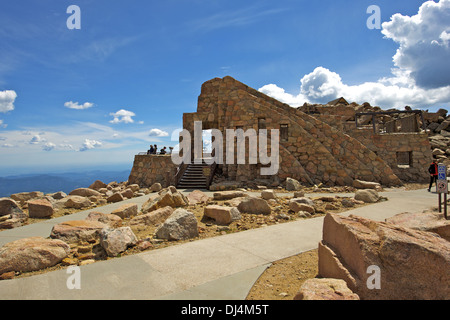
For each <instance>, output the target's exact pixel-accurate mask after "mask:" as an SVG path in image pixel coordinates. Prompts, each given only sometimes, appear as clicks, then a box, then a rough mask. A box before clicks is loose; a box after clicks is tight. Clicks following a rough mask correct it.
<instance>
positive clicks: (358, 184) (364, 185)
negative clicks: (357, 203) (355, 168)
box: [353, 179, 381, 190]
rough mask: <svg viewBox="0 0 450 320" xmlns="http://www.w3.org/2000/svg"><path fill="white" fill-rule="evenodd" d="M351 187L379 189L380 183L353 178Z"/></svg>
mask: <svg viewBox="0 0 450 320" xmlns="http://www.w3.org/2000/svg"><path fill="white" fill-rule="evenodd" d="M353 187H354V188H356V189H374V190H375V189H381V185H380V184H379V183H377V182H369V181H362V180H358V179H355V180H353Z"/></svg>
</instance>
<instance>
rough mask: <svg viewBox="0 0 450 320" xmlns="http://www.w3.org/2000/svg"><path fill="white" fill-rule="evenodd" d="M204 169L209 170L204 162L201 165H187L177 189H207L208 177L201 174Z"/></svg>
mask: <svg viewBox="0 0 450 320" xmlns="http://www.w3.org/2000/svg"><path fill="white" fill-rule="evenodd" d="M205 168H210V166H209V165H208V164H206V163H204V162H203V163H202V164H189V165H188V166H187V168H186V170H185V171H184V174H183V176H182V177H181V179H180V181H179V182H178V184H177V188H178V189H208V187H209V177H207V176H205V175H204V173H203V170H204V169H205Z"/></svg>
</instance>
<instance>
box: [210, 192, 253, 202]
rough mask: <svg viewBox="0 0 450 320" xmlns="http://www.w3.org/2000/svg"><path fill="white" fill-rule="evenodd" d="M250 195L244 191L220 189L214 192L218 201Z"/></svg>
mask: <svg viewBox="0 0 450 320" xmlns="http://www.w3.org/2000/svg"><path fill="white" fill-rule="evenodd" d="M246 196H248V195H247V194H246V193H245V192H243V191H219V192H214V193H213V199H214V200H217V201H223V200H231V199H234V198H241V197H246Z"/></svg>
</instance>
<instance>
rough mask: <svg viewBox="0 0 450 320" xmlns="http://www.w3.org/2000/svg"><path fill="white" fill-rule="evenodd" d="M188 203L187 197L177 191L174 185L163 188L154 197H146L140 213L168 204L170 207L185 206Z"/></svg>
mask: <svg viewBox="0 0 450 320" xmlns="http://www.w3.org/2000/svg"><path fill="white" fill-rule="evenodd" d="M188 205H189V200H188V198H187V197H186V196H185V195H183V194H182V193H180V192H179V191H177V189H176V188H175V187H172V188H170V187H169V188H165V189H162V190H161V191H159V193H158V195H157V196H156V197H155V198H150V199H148V200H147V201H146V202H145V203H144V204H143V205H142V209H141V211H142V213H144V214H145V213H147V212H150V211H154V210H156V209H160V208H164V207H167V206H170V207H172V208H179V207H185V206H188Z"/></svg>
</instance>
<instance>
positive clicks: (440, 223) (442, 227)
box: [386, 212, 450, 241]
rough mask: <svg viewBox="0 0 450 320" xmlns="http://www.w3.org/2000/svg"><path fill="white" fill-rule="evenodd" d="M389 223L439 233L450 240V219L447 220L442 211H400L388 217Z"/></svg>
mask: <svg viewBox="0 0 450 320" xmlns="http://www.w3.org/2000/svg"><path fill="white" fill-rule="evenodd" d="M386 222H387V223H393V224H395V225H398V226H401V227H405V228H411V229H415V230H421V231H428V232H434V233H437V234H438V235H439V236H441V237H442V238H444V239H446V240H447V241H450V220H445V217H444V215H443V214H442V213H437V212H422V213H410V212H405V213H400V214H397V215H395V216H394V217H391V218H389V219H386Z"/></svg>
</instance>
